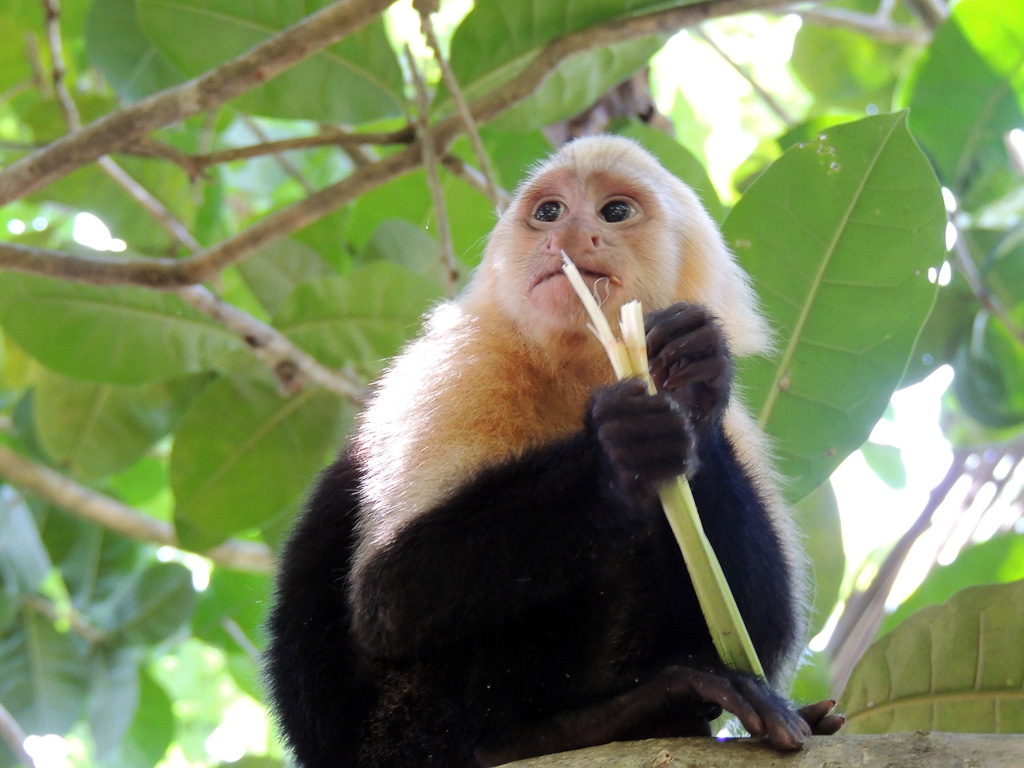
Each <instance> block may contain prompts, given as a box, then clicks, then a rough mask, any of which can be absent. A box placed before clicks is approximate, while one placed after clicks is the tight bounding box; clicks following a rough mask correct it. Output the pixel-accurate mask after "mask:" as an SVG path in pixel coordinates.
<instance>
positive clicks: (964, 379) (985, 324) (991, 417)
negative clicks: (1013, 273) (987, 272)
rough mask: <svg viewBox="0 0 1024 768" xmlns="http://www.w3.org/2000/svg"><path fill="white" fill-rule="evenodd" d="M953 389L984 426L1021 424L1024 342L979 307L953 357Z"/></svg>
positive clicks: (968, 411) (999, 426) (1023, 405)
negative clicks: (971, 324)
mask: <svg viewBox="0 0 1024 768" xmlns="http://www.w3.org/2000/svg"><path fill="white" fill-rule="evenodd" d="M955 364H956V376H955V377H954V379H953V392H955V393H956V398H957V400H958V401H959V402H960V405H961V406H962V407H963V409H964V411H966V412H967V414H968V415H969V416H971V417H972V418H974V419H976V420H977V421H979V422H981V424H983V425H985V426H987V427H994V428H996V429H1000V428H1006V427H1010V428H1016V427H1018V426H1020V425H1022V424H1024V343H1021V340H1020V339H1019V338H1017V336H1016V335H1015V334H1014V333H1013V332H1012V331H1010V330H1009V329H1008V328H1007V327H1006V326H1005V325H1004V324H1003V322H1002V320H1000V319H999V318H997V317H995V316H993V315H992V314H990V313H989V312H988V311H987V310H984V309H982V310H979V311H978V315H977V317H976V318H975V320H974V324H973V326H972V333H971V337H970V339H969V340H968V341H967V343H965V344H964V345H963V346H962V347H961V349H960V350H959V354H958V355H957V357H956V360H955Z"/></svg>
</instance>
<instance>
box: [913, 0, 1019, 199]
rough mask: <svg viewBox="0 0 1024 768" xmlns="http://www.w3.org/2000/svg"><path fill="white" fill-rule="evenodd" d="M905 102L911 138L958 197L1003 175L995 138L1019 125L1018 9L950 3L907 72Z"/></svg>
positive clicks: (986, 1) (1001, 147)
mask: <svg viewBox="0 0 1024 768" xmlns="http://www.w3.org/2000/svg"><path fill="white" fill-rule="evenodd" d="M954 94H955V96H954ZM906 103H907V104H908V106H909V107H910V125H911V128H913V131H914V135H915V136H917V137H918V138H919V139H920V140H921V143H922V144H923V145H924V147H925V148H926V149H927V151H928V154H929V155H930V157H931V158H932V160H933V161H934V162H935V165H936V167H937V169H938V172H939V176H940V177H941V178H942V181H943V183H944V184H945V185H947V186H949V187H951V188H952V189H953V191H954V192H956V193H957V194H958V195H961V194H965V193H966V192H968V191H969V188H970V187H971V185H972V184H975V183H976V182H979V181H980V182H984V181H985V180H986V179H987V178H988V177H989V174H991V173H999V172H1001V171H1003V170H1005V169H1006V168H1007V167H1008V166H1009V158H1008V156H1007V152H1006V146H1005V144H1004V142H1003V137H1004V135H1005V134H1006V133H1007V132H1008V131H1010V130H1012V129H1014V128H1020V127H1021V126H1022V125H1024V113H1022V111H1021V105H1022V103H1024V4H1021V3H1012V2H1004V0H963V2H961V3H958V4H957V6H956V8H955V9H954V10H953V14H952V16H951V17H950V18H949V19H948V20H947V21H946V22H945V23H944V24H943V25H942V26H941V27H940V28H939V29H938V31H937V32H936V34H935V38H934V40H933V41H932V44H931V45H930V46H929V48H928V51H927V53H926V54H925V56H924V58H923V59H922V61H921V62H920V64H919V66H918V68H917V69H916V71H915V72H914V73H913V74H912V76H911V78H910V81H909V83H908V86H907V98H906Z"/></svg>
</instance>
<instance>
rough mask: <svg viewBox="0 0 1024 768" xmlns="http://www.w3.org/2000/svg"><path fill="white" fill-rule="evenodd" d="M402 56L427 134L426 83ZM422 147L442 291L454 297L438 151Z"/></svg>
mask: <svg viewBox="0 0 1024 768" xmlns="http://www.w3.org/2000/svg"><path fill="white" fill-rule="evenodd" d="M405 60H406V62H407V64H408V65H409V72H410V73H411V74H412V82H413V85H414V86H415V87H416V109H417V117H416V123H417V125H418V126H419V132H420V133H421V134H422V135H424V136H426V135H427V134H428V133H429V132H430V98H429V97H428V96H427V85H426V83H424V82H423V75H421V74H420V70H419V67H417V66H416V59H415V58H413V55H412V50H411V49H410V48H409V46H406V47H405ZM420 148H421V150H422V151H423V171H424V173H425V174H426V177H427V187H428V188H429V189H430V199H431V201H432V202H433V205H434V215H435V216H436V217H437V238H438V240H439V241H440V244H441V264H442V266H443V267H444V285H445V294H446V295H447V296H448V298H449V299H451V298H454V296H455V291H456V286H457V285H458V282H459V270H458V267H457V265H456V263H455V249H454V247H453V246H452V230H451V227H450V226H449V225H448V210H447V208H446V207H445V203H444V190H442V189H441V177H440V176H439V175H438V171H437V168H438V165H439V163H438V159H437V152H436V151H435V149H434V143H433V142H431V141H422V142H420Z"/></svg>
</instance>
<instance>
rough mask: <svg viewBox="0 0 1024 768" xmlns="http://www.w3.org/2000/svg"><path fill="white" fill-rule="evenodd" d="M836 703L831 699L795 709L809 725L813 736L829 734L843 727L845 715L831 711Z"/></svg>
mask: <svg viewBox="0 0 1024 768" xmlns="http://www.w3.org/2000/svg"><path fill="white" fill-rule="evenodd" d="M835 705H836V703H835V702H834V701H832V700H831V699H826V700H825V701H819V702H818V703H817V704H808V705H807V706H806V707H801V708H800V709H798V710H797V711H796V713H797V714H798V715H800V717H802V718H803V719H804V720H805V721H806V722H807V724H808V725H809V726H810V727H811V733H813V734H814V735H815V736H831V735H832V734H833V733H835V732H836V731H838V730H839V729H840V728H842V727H843V724H844V723H845V722H846V717H845V716H844V715H840V714H838V713H835V712H833V711H832V708H833V707H835Z"/></svg>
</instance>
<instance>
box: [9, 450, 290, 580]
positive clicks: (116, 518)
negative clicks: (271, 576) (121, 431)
mask: <svg viewBox="0 0 1024 768" xmlns="http://www.w3.org/2000/svg"><path fill="white" fill-rule="evenodd" d="M0 476H2V477H4V478H6V479H7V480H8V481H9V482H10V483H11V484H12V485H16V486H19V487H21V488H24V489H26V490H28V491H31V492H32V493H34V494H35V495H36V496H39V497H40V498H41V499H45V500H46V501H49V502H51V503H53V504H56V505H57V506H58V507H60V508H61V509H64V510H66V511H67V512H70V513H71V514H73V515H75V516H77V517H80V518H82V519H84V520H89V521H91V522H93V523H96V524H97V525H102V526H104V527H105V528H109V529H110V530H112V531H115V532H117V533H120V534H121V535H122V536H127V537H128V538H130V539H135V540H136V541H143V542H147V543H150V544H164V545H167V546H171V547H177V548H179V549H180V545H179V544H178V540H177V537H176V536H175V534H174V528H173V527H172V526H171V525H170V524H169V523H165V522H163V521H162V520H156V519H154V518H152V517H150V516H149V515H144V514H142V513H141V512H138V511H137V510H135V509H132V508H131V507H129V506H128V505H127V504H124V503H122V502H120V501H118V500H117V499H112V498H110V497H109V496H105V495H103V494H102V493H99V492H97V491H94V490H92V489H91V488H87V487H85V486H84V485H80V484H79V483H76V482H75V481H74V480H71V479H70V478H67V477H65V476H64V475H62V474H60V473H59V472H55V471H54V470H52V469H50V468H49V467H44V466H42V465H41V464H36V463H34V462H32V461H29V460H28V459H26V458H25V457H24V456H22V455H21V454H19V453H17V452H15V451H13V450H11V449H10V448H8V447H7V446H5V445H0ZM199 554H201V555H203V556H205V557H208V558H210V559H211V560H213V561H214V562H215V563H217V564H219V565H223V566H226V567H228V568H235V569H238V570H241V571H253V572H256V573H270V572H271V571H272V570H273V568H274V556H273V553H271V551H270V549H269V548H268V547H266V546H264V545H262V544H256V543H253V542H248V541H238V540H229V541H227V542H225V543H223V544H221V545H219V546H217V547H214V548H213V549H211V550H209V551H207V552H201V553H199Z"/></svg>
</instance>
